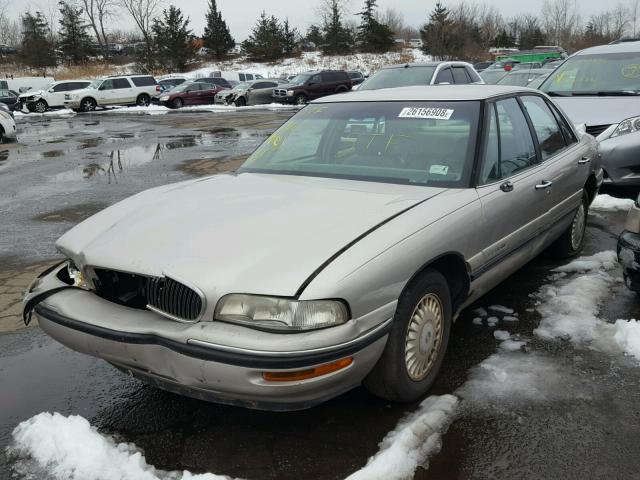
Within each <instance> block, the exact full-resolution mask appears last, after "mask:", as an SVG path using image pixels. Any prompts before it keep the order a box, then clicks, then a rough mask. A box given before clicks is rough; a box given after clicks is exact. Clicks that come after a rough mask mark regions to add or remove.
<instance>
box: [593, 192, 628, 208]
mask: <svg viewBox="0 0 640 480" xmlns="http://www.w3.org/2000/svg"><path fill="white" fill-rule="evenodd" d="M632 206H633V200H630V199H628V198H616V197H612V196H611V195H607V194H600V195H598V196H597V197H596V198H595V200H594V201H593V203H592V204H591V206H590V207H589V208H590V209H591V210H600V211H602V212H616V211H625V212H626V211H627V210H629V209H630V208H631V207H632Z"/></svg>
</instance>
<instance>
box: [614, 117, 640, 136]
mask: <svg viewBox="0 0 640 480" xmlns="http://www.w3.org/2000/svg"><path fill="white" fill-rule="evenodd" d="M637 131H640V117H631V118H627V119H626V120H623V121H621V122H620V123H619V124H618V126H617V127H616V129H615V130H614V131H613V133H612V134H611V136H610V137H609V138H613V137H619V136H621V135H626V134H627V133H633V132H637Z"/></svg>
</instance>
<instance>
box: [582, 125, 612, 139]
mask: <svg viewBox="0 0 640 480" xmlns="http://www.w3.org/2000/svg"><path fill="white" fill-rule="evenodd" d="M610 126H611V125H587V133H588V134H589V135H593V136H594V137H597V136H598V135H600V134H601V133H602V132H604V131H605V130H606V129H607V128H609V127H610Z"/></svg>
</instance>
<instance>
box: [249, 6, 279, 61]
mask: <svg viewBox="0 0 640 480" xmlns="http://www.w3.org/2000/svg"><path fill="white" fill-rule="evenodd" d="M242 48H243V49H244V50H245V51H246V52H247V54H248V55H249V57H251V58H253V59H255V60H258V61H265V62H271V61H274V60H278V59H280V58H283V57H284V51H285V39H284V33H283V30H282V26H281V25H280V22H279V21H278V19H277V18H276V17H274V16H273V15H271V16H270V17H267V14H266V12H264V11H263V12H262V14H261V15H260V18H259V19H258V21H257V22H256V24H255V26H254V27H253V29H252V30H251V35H250V36H249V38H248V39H247V40H245V41H244V42H243V43H242Z"/></svg>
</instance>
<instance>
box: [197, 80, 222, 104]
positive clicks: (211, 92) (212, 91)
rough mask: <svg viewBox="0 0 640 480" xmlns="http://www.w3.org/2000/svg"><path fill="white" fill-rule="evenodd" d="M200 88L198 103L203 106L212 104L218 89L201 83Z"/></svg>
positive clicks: (215, 86)
mask: <svg viewBox="0 0 640 480" xmlns="http://www.w3.org/2000/svg"><path fill="white" fill-rule="evenodd" d="M200 88H201V89H202V90H201V91H200V94H199V96H198V98H199V100H200V103H201V104H204V105H212V104H214V103H215V100H216V93H217V92H218V89H219V88H220V87H218V86H217V85H213V84H210V83H203V84H202V86H201V87H200Z"/></svg>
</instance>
